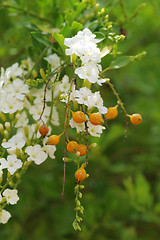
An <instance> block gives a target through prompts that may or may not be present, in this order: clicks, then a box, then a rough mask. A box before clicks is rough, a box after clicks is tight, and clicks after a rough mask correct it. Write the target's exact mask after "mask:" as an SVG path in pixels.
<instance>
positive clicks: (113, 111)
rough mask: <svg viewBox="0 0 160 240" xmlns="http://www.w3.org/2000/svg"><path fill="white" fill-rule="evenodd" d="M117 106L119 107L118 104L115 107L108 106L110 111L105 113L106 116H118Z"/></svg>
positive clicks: (112, 117) (111, 117) (110, 117)
mask: <svg viewBox="0 0 160 240" xmlns="http://www.w3.org/2000/svg"><path fill="white" fill-rule="evenodd" d="M117 107H118V105H116V106H115V107H110V108H108V112H107V113H106V114H105V117H106V118H107V119H114V118H116V117H117V115H118V110H117Z"/></svg>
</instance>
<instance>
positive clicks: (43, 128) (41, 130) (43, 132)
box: [39, 124, 49, 137]
mask: <svg viewBox="0 0 160 240" xmlns="http://www.w3.org/2000/svg"><path fill="white" fill-rule="evenodd" d="M48 132H49V129H48V127H47V125H45V124H43V125H42V126H40V127H39V133H40V134H41V136H42V137H45V136H46V135H47V133H48Z"/></svg>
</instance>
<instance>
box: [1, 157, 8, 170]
mask: <svg viewBox="0 0 160 240" xmlns="http://www.w3.org/2000/svg"><path fill="white" fill-rule="evenodd" d="M0 164H1V166H0V167H1V171H2V169H4V168H7V166H8V165H7V161H6V159H5V158H0Z"/></svg>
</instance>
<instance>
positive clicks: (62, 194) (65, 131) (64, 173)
mask: <svg viewBox="0 0 160 240" xmlns="http://www.w3.org/2000/svg"><path fill="white" fill-rule="evenodd" d="M74 79H75V76H74V77H73V79H72V81H71V85H70V89H69V94H68V101H67V104H66V107H67V109H66V114H65V120H64V137H65V150H64V166H63V187H62V193H61V199H63V196H64V188H65V181H66V157H67V143H68V136H67V135H68V134H67V133H68V131H67V129H68V113H69V106H70V105H69V101H70V95H71V92H72V85H73V83H74Z"/></svg>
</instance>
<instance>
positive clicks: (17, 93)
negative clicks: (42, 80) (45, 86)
mask: <svg viewBox="0 0 160 240" xmlns="http://www.w3.org/2000/svg"><path fill="white" fill-rule="evenodd" d="M4 90H5V92H6V93H7V94H9V95H10V96H12V97H15V98H17V99H19V100H23V99H24V97H25V94H26V93H29V87H28V85H27V84H24V82H23V81H22V80H20V79H18V78H17V79H15V80H14V81H13V82H12V83H11V84H9V85H7V87H6V88H5V89H4Z"/></svg>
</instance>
